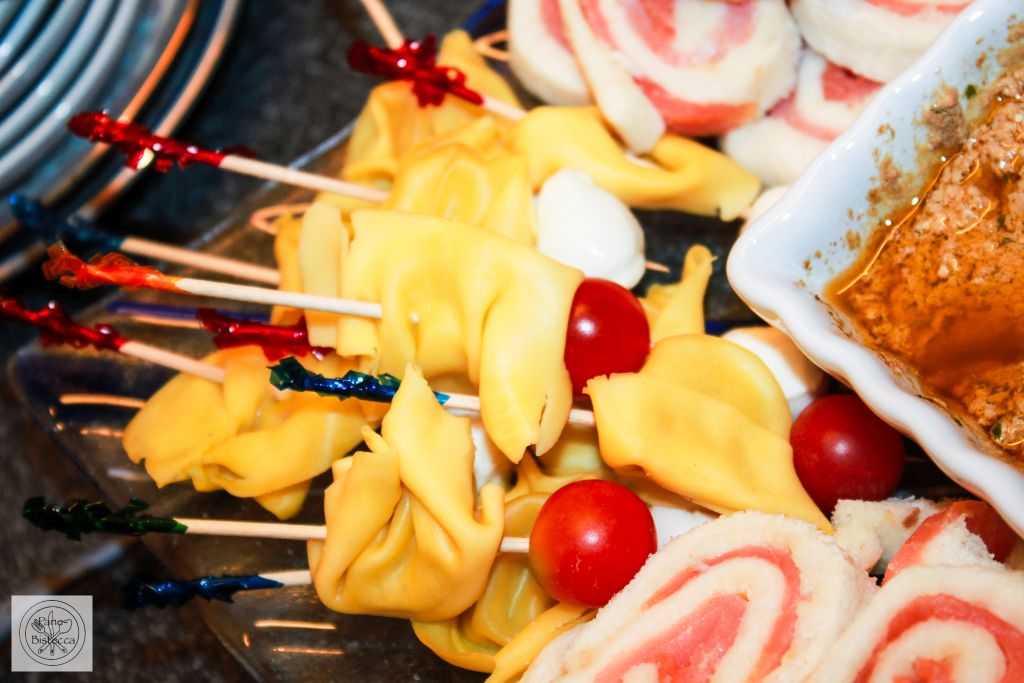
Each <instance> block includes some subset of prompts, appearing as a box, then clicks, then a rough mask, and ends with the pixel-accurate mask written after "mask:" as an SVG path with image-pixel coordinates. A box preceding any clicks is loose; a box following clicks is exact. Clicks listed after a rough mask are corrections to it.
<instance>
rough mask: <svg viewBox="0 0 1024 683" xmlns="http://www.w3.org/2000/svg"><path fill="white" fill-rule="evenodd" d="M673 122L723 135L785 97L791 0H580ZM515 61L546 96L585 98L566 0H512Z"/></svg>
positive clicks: (791, 49) (791, 60)
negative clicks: (561, 3)
mask: <svg viewBox="0 0 1024 683" xmlns="http://www.w3.org/2000/svg"><path fill="white" fill-rule="evenodd" d="M579 4H580V8H581V9H582V11H583V15H584V17H585V18H586V21H587V24H588V25H589V26H590V28H591V30H592V31H593V32H594V34H595V35H596V37H597V38H598V39H599V40H600V41H601V42H602V43H604V44H605V45H606V46H607V47H608V48H610V49H611V50H612V51H613V52H614V54H615V57H616V59H617V61H619V62H620V63H621V64H622V65H623V66H624V67H625V68H626V70H627V71H628V72H629V73H630V74H631V75H632V77H633V79H634V80H635V81H636V82H637V84H639V85H640V87H641V89H642V90H643V92H644V94H645V95H646V96H647V98H648V99H649V100H650V101H651V102H652V103H653V104H654V106H655V107H657V109H658V110H659V112H660V113H661V115H662V117H663V118H664V119H665V123H666V124H667V125H668V126H669V127H670V128H672V129H673V130H675V131H677V132H680V133H683V134H686V135H717V134H720V133H723V132H725V131H727V130H731V129H733V128H736V127H737V126H740V125H742V124H744V123H746V122H748V121H751V120H753V119H755V118H757V117H758V116H760V115H761V114H763V113H764V112H766V111H767V110H768V109H769V108H770V107H771V106H772V105H773V104H775V103H776V102H778V101H779V99H781V98H782V97H784V96H785V94H786V93H787V92H789V90H790V89H791V88H792V86H793V82H794V79H795V76H796V62H797V59H798V57H799V51H800V37H799V34H798V32H797V29H796V25H795V23H794V22H793V19H792V18H791V17H790V15H789V12H788V11H787V9H786V4H785V3H784V2H782V0H742V1H740V2H718V1H716V0H673V1H669V2H653V1H649V0H648V1H643V2H619V1H618V0H579ZM509 44H510V50H511V64H512V68H513V70H514V71H515V73H516V75H517V76H518V77H519V78H520V80H522V81H523V83H524V84H525V85H526V87H527V88H528V89H529V90H530V91H531V92H533V93H534V94H536V95H538V96H539V97H541V98H542V99H544V100H545V101H547V102H552V103H561V104H576V103H579V98H580V94H581V92H585V89H586V84H585V82H584V80H583V78H582V76H581V74H580V72H579V70H578V69H575V68H573V65H572V57H573V55H572V51H571V48H570V47H569V41H568V40H567V39H566V35H565V26H564V22H563V21H562V16H561V14H560V12H559V7H558V0H510V2H509Z"/></svg>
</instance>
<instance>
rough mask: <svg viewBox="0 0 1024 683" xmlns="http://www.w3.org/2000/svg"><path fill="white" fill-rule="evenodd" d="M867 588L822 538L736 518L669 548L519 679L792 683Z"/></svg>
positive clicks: (754, 518)
mask: <svg viewBox="0 0 1024 683" xmlns="http://www.w3.org/2000/svg"><path fill="white" fill-rule="evenodd" d="M874 590H875V586H874V582H873V581H872V580H871V579H870V578H869V577H868V576H867V575H866V574H865V573H864V572H863V571H861V570H859V569H858V568H856V567H855V566H853V564H852V563H851V562H850V560H849V559H848V558H847V556H846V555H845V553H843V551H842V550H841V549H840V548H839V547H838V546H837V545H836V544H835V543H834V542H833V541H832V539H831V538H830V537H828V536H826V535H824V534H822V533H821V532H819V531H818V530H816V529H815V528H814V527H812V526H811V525H809V524H807V523H805V522H801V521H797V520H793V519H787V518H784V517H781V516H776V515H765V514H762V513H756V512H744V513H736V514H732V515H727V516H724V517H721V518H719V519H717V520H714V521H711V522H707V523H705V524H703V525H701V526H699V527H697V528H695V529H693V530H692V531H690V532H688V533H686V534H684V535H683V536H680V537H678V538H676V539H674V540H673V541H671V542H670V543H669V544H668V545H667V546H665V548H663V549H662V550H661V551H659V552H658V553H657V554H655V555H654V556H652V557H651V559H650V560H649V561H648V563H647V564H646V565H645V566H644V568H643V569H642V570H641V571H640V573H639V574H638V575H637V576H636V578H635V579H634V580H633V582H632V583H630V584H629V586H627V587H626V588H625V589H624V590H623V591H622V592H621V593H619V594H618V595H617V596H616V597H615V598H613V599H612V601H611V602H610V603H609V604H608V605H607V606H606V607H605V608H603V609H602V610H601V611H600V612H599V613H598V615H597V617H596V618H595V619H594V621H592V622H590V623H589V624H586V625H584V626H582V627H579V628H578V629H576V630H575V631H574V632H573V634H572V637H571V638H567V639H566V640H562V641H560V642H559V646H560V649H561V650H563V654H562V655H561V656H559V657H553V656H551V655H552V653H545V654H544V655H542V657H541V658H539V659H538V666H535V667H533V668H531V669H530V671H529V672H528V674H527V677H526V678H525V679H524V680H525V681H534V682H536V681H550V680H560V681H620V680H628V681H632V680H636V681H647V680H651V681H662V680H664V681H704V680H729V681H732V680H736V681H746V680H751V681H753V680H772V681H802V680H804V679H805V678H806V677H807V676H808V675H809V674H810V673H811V672H813V670H814V668H815V667H816V666H817V665H818V664H819V663H820V661H821V658H822V657H823V656H824V654H825V652H826V651H827V649H828V648H829V647H830V646H831V645H832V643H833V642H834V641H835V640H836V638H838V637H839V634H840V633H841V632H842V631H843V630H844V628H845V627H846V626H847V625H848V624H849V623H850V622H851V621H852V620H853V617H854V616H855V614H856V613H857V611H858V610H859V609H860V608H861V606H862V605H863V604H864V603H865V602H866V600H867V599H868V598H869V597H870V596H871V595H872V594H873V592H874Z"/></svg>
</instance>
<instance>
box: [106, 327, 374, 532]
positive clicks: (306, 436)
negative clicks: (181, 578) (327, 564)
mask: <svg viewBox="0 0 1024 683" xmlns="http://www.w3.org/2000/svg"><path fill="white" fill-rule="evenodd" d="M205 361H206V362H207V363H210V364H213V365H216V366H218V367H223V368H224V370H225V379H224V383H223V384H218V383H216V382H211V381H210V380H207V379H202V378H199V377H195V376H192V375H185V374H182V375H178V376H177V377H175V378H174V379H172V380H171V381H170V382H168V383H167V384H166V385H164V386H163V387H162V388H161V389H160V390H159V391H157V392H156V394H154V395H153V396H152V397H151V398H150V399H149V401H147V402H146V405H145V406H143V408H142V409H141V410H140V411H139V412H138V414H137V415H136V416H135V417H134V418H133V419H132V421H131V422H129V423H128V426H127V427H126V428H125V432H124V449H125V452H126V453H127V454H128V457H129V458H130V459H131V460H132V461H133V462H136V463H137V462H142V461H143V460H145V466H146V471H147V472H148V473H149V476H150V477H152V479H153V481H154V482H156V484H157V486H166V485H167V484H171V483H174V482H178V481H186V480H188V479H191V480H192V483H193V485H194V486H195V488H196V490H198V491H214V490H218V489H224V490H226V491H227V492H228V493H230V494H232V495H234V496H239V497H242V498H254V499H255V500H256V502H257V503H259V504H260V505H262V506H263V507H265V508H266V509H268V510H269V511H270V512H272V513H274V514H275V515H276V516H278V517H279V518H281V519H285V518H288V517H291V516H293V515H295V514H296V513H297V512H298V511H299V508H300V507H301V505H302V502H303V500H304V499H305V495H306V491H307V490H308V488H309V481H310V480H311V479H312V478H313V477H315V476H317V475H318V474H320V473H321V472H325V471H326V470H327V469H329V468H330V466H331V463H332V462H334V461H335V460H337V459H338V458H340V457H341V456H343V455H345V454H346V453H348V452H349V451H351V450H352V449H353V448H355V447H356V446H357V445H359V443H360V442H361V441H362V438H363V437H362V428H363V426H364V425H366V424H367V418H366V416H365V414H364V413H363V409H362V404H361V403H360V402H359V401H346V402H344V403H343V402H340V401H338V400H336V399H330V398H322V397H319V396H315V395H310V394H289V395H286V396H283V397H280V398H278V397H276V396H275V389H274V388H273V387H272V386H271V384H270V382H269V375H268V371H267V368H266V366H267V361H266V359H265V358H264V357H263V353H262V352H261V351H260V350H259V349H258V348H256V347H241V348H237V349H228V350H224V351H218V352H216V353H214V354H212V355H210V356H208V357H207V358H206V359H205ZM303 363H304V364H305V365H307V367H309V368H310V369H312V370H315V371H317V372H328V373H332V374H334V373H344V372H345V371H346V370H347V369H352V365H351V364H347V363H344V362H342V361H340V359H338V358H337V357H329V358H328V359H325V360H324V361H322V362H321V361H317V360H316V359H313V358H307V359H304V360H303Z"/></svg>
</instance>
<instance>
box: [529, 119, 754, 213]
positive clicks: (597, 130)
mask: <svg viewBox="0 0 1024 683" xmlns="http://www.w3.org/2000/svg"><path fill="white" fill-rule="evenodd" d="M514 136H515V137H514V141H513V148H514V149H515V151H516V153H517V154H519V155H520V156H521V157H523V158H524V159H526V162H527V167H528V169H529V174H530V182H531V183H533V187H534V189H535V190H537V189H539V188H540V186H541V185H542V184H543V183H544V181H545V180H547V179H548V177H550V176H551V175H553V174H554V173H557V172H558V171H560V170H562V169H563V168H571V169H574V170H577V171H582V172H584V173H586V174H587V175H589V176H590V177H591V178H593V179H594V182H595V183H597V185H598V186H599V187H602V188H604V189H605V190H607V191H608V192H611V193H612V194H614V195H615V196H616V197H618V198H619V199H621V200H622V201H623V202H625V203H626V204H628V205H629V206H633V207H637V208H642V209H676V210H678V211H687V212H690V213H698V214H704V215H712V216H713V215H720V216H721V217H722V218H723V219H724V220H732V219H734V218H736V217H737V216H738V215H739V212H740V211H742V210H743V209H745V208H746V207H747V206H749V205H750V203H751V202H752V201H753V200H754V197H756V196H757V192H758V190H759V189H760V182H759V181H758V180H757V177H756V176H754V175H753V174H751V173H749V172H748V171H745V170H744V169H742V168H741V167H740V166H738V165H737V164H735V163H734V162H733V161H731V160H730V159H729V158H728V157H726V156H724V155H723V154H721V153H719V152H716V151H715V150H713V149H710V148H708V147H705V146H704V145H701V144H700V143H698V142H694V141H693V140H687V139H686V138H681V137H679V136H676V135H673V134H671V133H668V134H665V135H663V136H662V138H661V140H660V141H659V142H658V143H657V144H656V145H655V147H654V149H653V150H651V152H650V154H649V155H648V157H649V159H641V160H636V159H632V158H630V157H629V156H627V154H626V150H625V148H624V147H623V146H622V145H621V144H620V143H619V142H618V141H617V140H616V139H615V138H614V137H612V135H611V133H610V132H609V131H608V130H607V129H606V128H605V126H604V124H603V123H602V120H601V115H600V113H599V112H598V110H597V109H596V108H595V107H537V108H535V109H531V110H530V111H529V112H528V113H527V115H526V117H525V118H523V119H522V120H521V121H520V122H519V123H518V125H517V126H516V128H515V131H514Z"/></svg>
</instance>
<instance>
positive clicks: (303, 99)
mask: <svg viewBox="0 0 1024 683" xmlns="http://www.w3.org/2000/svg"><path fill="white" fill-rule="evenodd" d="M387 4H388V7H389V9H390V10H391V12H392V13H393V14H394V16H395V20H396V21H397V23H398V25H399V27H400V28H401V29H402V30H403V31H405V32H406V33H407V34H409V35H422V34H424V33H438V34H440V33H443V32H444V31H445V30H446V29H448V28H451V27H453V26H454V25H456V24H458V23H459V22H461V21H462V20H463V19H465V18H466V17H467V16H468V15H469V14H470V12H471V11H472V10H473V9H474V8H475V7H476V6H478V5H479V4H481V3H480V2H479V0H389V1H388V3H387ZM357 38H361V39H366V40H371V41H374V42H380V41H379V39H378V38H377V35H376V33H375V30H374V28H373V26H372V24H371V23H370V22H369V20H368V19H367V18H366V15H365V13H364V11H363V9H362V6H361V5H360V4H359V2H358V0H298V1H296V0H247V1H246V2H245V4H244V6H243V7H242V10H241V15H240V17H239V21H238V23H237V25H236V27H235V31H234V35H233V36H232V38H231V42H230V45H229V47H228V49H227V51H226V53H225V56H224V58H223V60H222V62H221V64H220V66H219V68H218V70H217V72H216V74H215V76H214V78H213V80H212V81H211V83H210V84H209V86H208V88H207V90H206V92H205V94H204V95H203V96H202V98H201V99H200V100H199V102H198V103H197V105H196V107H195V108H194V109H193V111H192V113H191V114H190V116H189V117H188V118H187V119H186V121H185V123H184V125H183V126H182V128H181V129H180V131H179V133H178V136H179V137H183V138H186V139H189V140H195V141H198V142H201V143H204V144H207V145H209V146H221V145H229V144H245V145H247V146H249V147H251V148H252V149H254V150H256V151H257V152H258V154H259V156H260V157H261V158H263V159H266V160H268V161H276V162H282V163H284V162H289V161H291V160H293V159H295V158H296V157H298V156H300V155H302V154H303V153H304V152H306V151H308V150H310V149H312V148H314V147H315V146H316V145H317V144H318V143H319V142H321V141H322V140H324V139H326V138H327V137H329V136H330V135H331V134H333V133H334V132H336V131H337V130H338V129H340V128H342V127H344V126H345V125H346V124H347V123H349V122H350V121H351V120H352V119H353V118H354V117H355V115H356V114H357V113H358V111H359V109H360V108H361V107H362V104H363V102H364V101H365V99H366V95H367V93H368V92H369V89H370V87H371V86H372V82H371V81H370V80H368V79H367V78H365V77H362V76H358V75H354V74H352V73H351V72H350V71H349V70H348V68H347V66H346V65H345V51H346V50H347V49H348V46H349V45H350V44H351V42H352V41H353V40H355V39H357ZM260 183H261V181H259V180H255V179H250V178H246V177H243V176H238V175H233V174H230V173H223V172H218V171H217V170H216V169H213V168H204V167H195V168H190V169H189V170H188V172H187V173H181V172H171V173H169V174H167V175H160V174H156V173H149V174H147V175H146V176H145V177H143V178H141V179H140V180H139V181H138V182H137V183H136V184H135V185H134V186H133V187H132V188H131V189H130V190H129V192H128V193H127V194H126V195H125V196H124V197H123V198H122V199H121V200H119V201H118V202H117V203H116V204H115V205H114V206H112V207H111V209H110V210H109V211H108V213H107V214H106V215H105V216H103V217H102V218H101V221H100V224H102V225H104V226H106V227H109V228H111V229H114V230H119V231H122V232H134V233H139V234H147V235H149V236H152V237H153V238H154V239H161V240H166V241H169V242H179V243H180V242H185V241H188V240H189V239H191V238H193V237H195V236H196V235H198V234H200V233H201V232H202V231H203V230H204V229H205V228H207V227H209V226H211V225H213V224H215V223H216V222H217V221H218V220H219V219H220V218H222V217H223V216H225V215H226V214H227V213H228V212H229V211H230V210H231V209H232V207H233V206H234V205H235V204H236V203H237V202H238V201H239V199H241V198H242V197H244V196H246V195H247V194H248V193H250V192H252V191H253V190H255V189H256V188H257V187H258V186H259V185H260ZM21 285H22V286H23V287H27V288H31V289H36V288H40V289H41V288H42V287H44V285H43V284H42V283H41V282H39V281H38V280H33V279H31V278H30V279H29V280H28V281H27V282H26V281H24V280H23V281H22V283H21ZM21 338H22V336H21V335H20V334H19V335H10V334H7V333H5V334H3V335H0V353H3V355H6V354H7V353H9V352H10V351H11V349H12V348H13V347H14V346H15V345H16V344H17V343H18V342H19V341H20V339H21ZM0 453H2V455H3V458H4V460H5V461H6V467H5V476H0V506H2V510H3V511H4V516H3V517H2V519H4V520H6V522H7V523H5V524H3V525H2V526H0V547H3V548H4V552H3V565H4V566H3V569H4V571H3V572H2V573H0V597H2V598H4V599H5V600H6V598H7V597H8V596H10V595H12V594H18V595H22V594H35V593H42V592H46V591H45V587H46V586H47V585H48V582H50V581H51V580H53V578H54V577H56V576H57V575H59V574H61V573H64V572H67V570H68V569H74V565H75V564H77V563H81V562H83V561H88V560H89V559H91V558H92V559H96V560H97V561H102V560H103V558H110V557H116V559H115V560H114V561H113V562H112V563H111V562H107V563H105V564H103V566H101V567H99V568H97V569H95V570H93V571H86V572H85V573H84V574H82V575H81V577H80V578H79V579H77V580H75V581H72V582H71V583H70V584H68V585H65V586H63V587H62V588H60V589H59V590H60V591H61V592H65V593H68V594H92V595H94V599H93V610H94V614H93V624H94V632H95V633H94V635H95V638H94V645H93V673H92V674H70V673H64V674H61V675H60V678H59V679H60V680H99V681H143V680H145V681H244V680H249V676H248V674H246V672H245V671H244V670H243V669H242V667H241V666H240V665H239V664H238V663H236V662H235V660H234V659H233V658H232V657H231V655H229V654H228V653H227V651H225V650H224V649H223V648H222V647H221V645H220V643H219V641H218V640H217V639H216V637H215V636H214V635H213V634H212V633H211V632H210V631H209V630H208V629H207V627H206V626H205V624H204V623H203V621H202V620H201V619H200V618H199V616H198V614H197V613H196V612H195V611H194V610H192V609H190V608H188V607H186V608H183V609H181V610H173V609H168V610H157V609H149V610H144V611H140V612H125V611H123V610H121V609H120V591H119V588H120V586H121V585H122V584H123V583H125V582H127V581H128V580H129V579H131V578H133V577H134V576H136V575H138V574H150V575H154V576H162V575H163V573H162V571H161V568H160V566H159V564H158V563H156V561H155V560H154V559H153V558H152V556H150V555H149V553H148V551H146V549H145V548H144V547H143V546H142V545H141V544H140V543H138V542H131V541H129V542H127V543H124V544H123V549H122V548H119V547H118V545H117V544H116V543H114V544H112V543H113V542H112V541H111V539H110V538H109V537H108V538H93V539H87V540H85V541H83V542H81V543H75V542H73V541H68V540H66V539H64V538H63V537H59V536H56V535H54V534H46V535H44V534H42V533H41V532H39V531H37V530H35V529H33V528H31V527H29V526H28V524H27V523H25V522H23V521H22V520H21V519H20V515H19V509H20V505H21V503H22V501H24V499H25V498H26V497H27V496H29V495H37V494H43V495H45V496H47V498H48V499H51V500H60V499H66V498H69V497H86V498H87V497H90V496H95V495H96V493H95V490H94V489H93V487H92V486H91V485H90V484H89V482H88V481H86V480H85V479H84V477H83V476H82V475H81V474H80V473H79V472H78V470H77V469H75V467H74V466H73V465H72V464H71V463H70V462H69V461H68V460H67V459H66V458H65V457H64V456H63V455H62V454H61V453H60V452H59V451H57V449H56V447H55V446H53V445H52V444H51V443H50V442H49V440H48V439H47V437H46V436H45V435H44V434H43V433H42V432H41V431H40V430H39V429H38V428H37V427H36V426H35V425H34V424H33V423H31V422H30V421H29V419H28V418H27V417H26V416H25V415H24V413H23V412H22V409H21V406H20V405H19V404H18V403H17V402H16V401H15V399H14V397H13V396H12V395H11V392H10V388H9V386H8V385H7V383H6V381H4V383H3V384H2V385H0ZM224 608H225V609H230V606H224ZM9 618H10V607H9V605H8V604H7V603H5V604H3V605H0V625H3V624H5V623H7V622H8V621H9ZM0 635H3V637H4V638H6V637H7V632H6V631H4V632H3V633H2V634H0ZM0 648H2V650H3V657H4V661H3V662H0V680H5V679H7V677H9V676H10V677H12V678H13V679H14V680H48V679H52V678H54V676H49V677H46V676H45V675H44V674H11V673H9V672H10V659H9V658H10V647H9V644H8V643H6V642H5V643H3V644H2V645H0Z"/></svg>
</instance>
